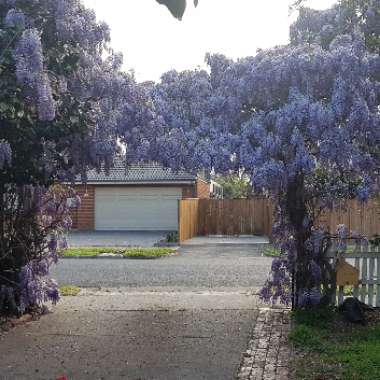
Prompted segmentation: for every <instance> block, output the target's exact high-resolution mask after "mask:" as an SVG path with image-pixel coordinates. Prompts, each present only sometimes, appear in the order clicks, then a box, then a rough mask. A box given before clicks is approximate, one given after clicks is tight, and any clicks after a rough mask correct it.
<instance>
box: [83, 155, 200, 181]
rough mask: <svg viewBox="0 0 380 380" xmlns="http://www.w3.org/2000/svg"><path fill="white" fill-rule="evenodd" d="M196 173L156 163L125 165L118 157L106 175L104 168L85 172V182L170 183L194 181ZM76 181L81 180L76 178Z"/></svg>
mask: <svg viewBox="0 0 380 380" xmlns="http://www.w3.org/2000/svg"><path fill="white" fill-rule="evenodd" d="M197 178H198V176H197V175H194V174H190V173H187V172H185V171H178V172H177V171H173V170H171V169H166V168H163V167H162V166H161V165H159V164H156V163H144V164H138V165H132V166H129V167H126V166H125V163H124V162H123V161H122V160H120V159H118V160H115V161H114V166H113V167H112V168H111V169H110V172H109V174H108V175H107V174H106V173H105V171H104V170H102V171H101V172H100V173H98V172H97V171H96V170H95V169H92V170H89V171H88V172H87V183H89V184H91V183H103V184H157V183H161V184H170V183H189V182H190V183H191V182H194V181H196V180H197ZM77 182H81V181H80V179H79V178H77Z"/></svg>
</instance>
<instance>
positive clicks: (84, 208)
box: [71, 185, 95, 230]
mask: <svg viewBox="0 0 380 380" xmlns="http://www.w3.org/2000/svg"><path fill="white" fill-rule="evenodd" d="M75 190H76V191H77V193H78V195H79V196H80V198H81V206H80V208H79V209H77V210H75V211H74V212H73V213H72V216H71V217H72V219H73V228H75V229H78V230H94V229H95V186H93V185H87V186H83V185H78V186H75Z"/></svg>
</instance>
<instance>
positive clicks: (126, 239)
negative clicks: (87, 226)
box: [68, 231, 168, 247]
mask: <svg viewBox="0 0 380 380" xmlns="http://www.w3.org/2000/svg"><path fill="white" fill-rule="evenodd" d="M167 234H168V232H167V231H72V232H71V233H70V234H69V237H68V244H69V247H153V245H154V243H157V242H158V241H159V240H161V239H162V238H164V237H165V236H166V235H167Z"/></svg>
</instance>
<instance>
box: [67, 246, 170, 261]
mask: <svg viewBox="0 0 380 380" xmlns="http://www.w3.org/2000/svg"><path fill="white" fill-rule="evenodd" d="M175 253H176V249H173V248H163V247H160V248H158V247H154V248H127V249H125V248H117V247H115V248H109V247H104V248H102V247H87V248H69V249H67V250H66V251H65V253H64V256H63V257H64V258H121V259H158V258H161V257H166V256H172V255H174V254H175Z"/></svg>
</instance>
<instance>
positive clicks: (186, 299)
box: [0, 290, 257, 380]
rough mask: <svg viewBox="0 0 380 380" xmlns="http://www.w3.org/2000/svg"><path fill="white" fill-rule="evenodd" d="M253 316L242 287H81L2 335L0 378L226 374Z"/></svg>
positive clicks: (235, 364) (145, 379)
mask: <svg viewBox="0 0 380 380" xmlns="http://www.w3.org/2000/svg"><path fill="white" fill-rule="evenodd" d="M256 316H257V310H256V304H255V298H254V297H252V296H249V295H246V294H239V293H235V294H221V293H219V294H212V293H207V294H201V293H199V294H195V293H187V294H186V293H180V294H173V293H171V294H167V293H161V294H153V295H152V294H149V293H148V294H143V293H141V294H138V293H135V294H125V293H120V292H118V291H112V290H110V291H109V292H104V293H96V292H95V293H92V294H91V292H88V291H87V294H86V293H85V294H84V295H80V296H78V297H69V298H65V299H64V300H63V302H61V303H60V304H59V305H58V306H57V307H56V308H54V312H53V313H52V314H50V315H48V316H45V317H43V318H42V319H41V320H40V321H37V322H31V323H29V324H27V325H25V326H19V327H18V328H16V329H14V330H12V331H11V332H10V333H8V334H7V335H6V336H5V337H3V339H2V340H0V368H1V372H0V379H1V380H30V379H33V380H56V379H57V378H58V377H59V376H62V375H66V376H67V378H68V379H69V380H100V379H102V380H114V379H126V380H153V379H154V380H198V379H199V380H201V379H207V380H224V379H226V380H232V379H234V378H235V376H236V374H237V372H238V368H239V363H240V359H241V353H242V352H243V351H244V350H245V349H246V345H247V342H248V338H249V335H250V333H251V331H252V329H253V325H254V321H255V318H256Z"/></svg>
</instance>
